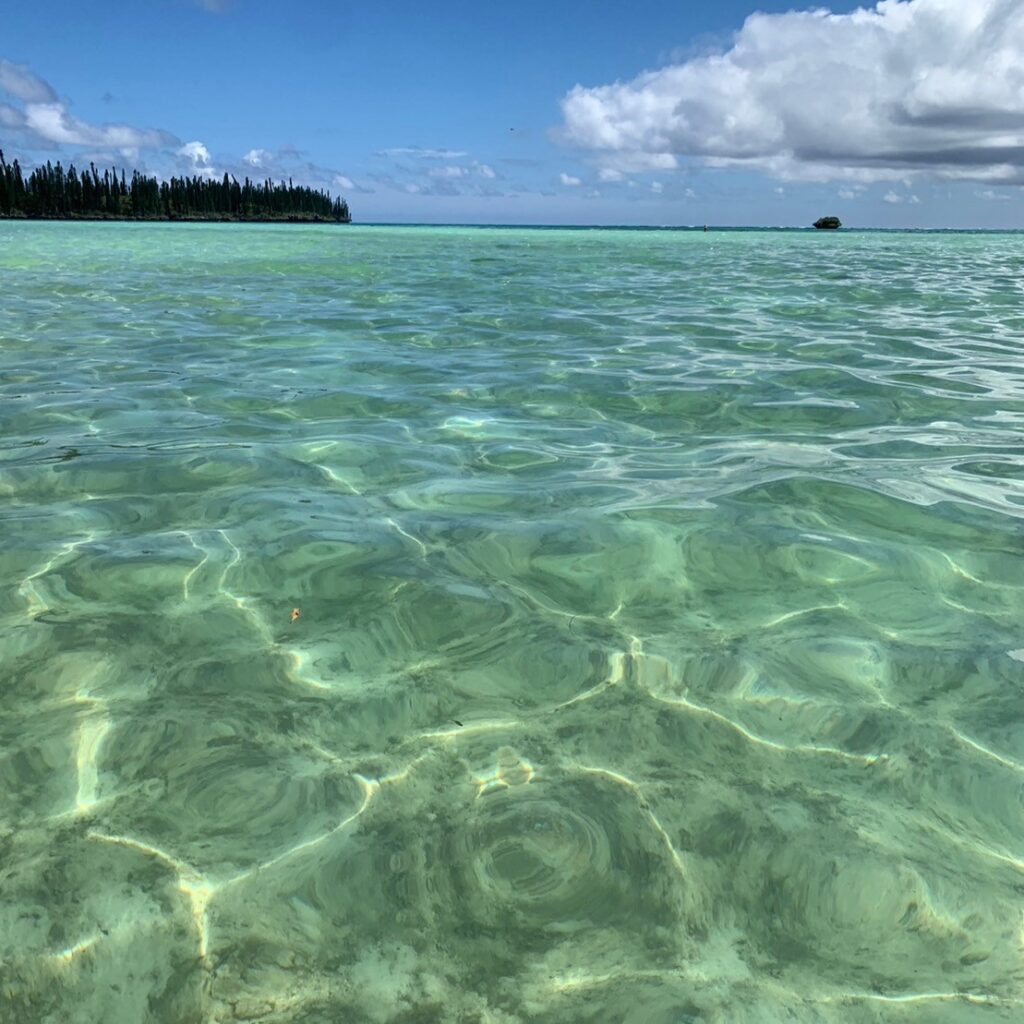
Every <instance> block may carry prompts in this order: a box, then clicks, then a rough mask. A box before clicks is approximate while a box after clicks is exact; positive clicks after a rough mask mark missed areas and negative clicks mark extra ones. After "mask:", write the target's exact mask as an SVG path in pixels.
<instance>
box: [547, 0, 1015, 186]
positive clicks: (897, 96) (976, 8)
mask: <svg viewBox="0 0 1024 1024" xmlns="http://www.w3.org/2000/svg"><path fill="white" fill-rule="evenodd" d="M562 110H563V115H564V121H565V125H564V138H565V140H566V141H568V142H570V143H572V144H575V145H576V146H578V147H581V148H583V149H587V150H593V151H596V152H599V153H600V154H601V160H602V162H604V163H607V164H608V165H610V166H620V165H621V167H622V169H624V170H628V167H627V166H626V164H627V163H628V162H629V161H632V160H636V161H642V160H650V159H660V160H672V161H675V159H676V158H677V157H691V158H697V159H700V160H703V161H705V162H707V163H709V164H711V165H713V166H732V165H736V164H741V165H746V166H753V167H758V168H761V169H763V170H766V171H768V172H769V173H773V174H776V175H778V176H780V177H784V178H797V179H807V180H829V179H837V178H838V179H847V180H857V181H861V182H870V181H879V180H903V179H905V178H907V177H908V175H915V176H916V175H920V174H922V173H928V174H932V175H935V176H939V177H946V178H950V179H957V178H959V179H973V180H984V181H1007V180H1012V181H1024V4H1021V3H1020V2H1018V0H880V2H879V3H878V4H877V6H875V7H873V8H861V9H858V10H855V11H853V12H851V13H849V14H832V13H830V12H828V11H825V10H814V11H802V12H789V13H785V14H753V15H751V16H750V17H749V18H748V19H747V20H746V22H745V23H744V24H743V27H742V28H741V29H740V30H739V32H738V33H737V34H736V36H735V38H734V41H733V45H732V47H731V49H729V50H727V51H726V52H724V53H719V54H714V55H710V56H707V55H704V56H697V57H693V58H691V59H689V60H686V61H683V62H680V63H676V64H672V65H670V66H668V67H664V68H661V69H659V70H656V71H650V72H645V73H643V74H641V75H639V76H638V77H637V78H635V79H633V80H632V81H629V82H616V83H614V84H612V85H605V86H598V87H595V88H584V87H583V86H579V85H578V86H576V87H575V88H574V89H573V90H572V91H571V92H569V93H568V95H566V96H565V98H564V99H563V101H562Z"/></svg>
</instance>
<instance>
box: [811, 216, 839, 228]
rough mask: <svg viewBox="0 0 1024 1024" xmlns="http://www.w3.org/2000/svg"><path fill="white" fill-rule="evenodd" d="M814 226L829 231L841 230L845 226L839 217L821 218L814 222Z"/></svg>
mask: <svg viewBox="0 0 1024 1024" xmlns="http://www.w3.org/2000/svg"><path fill="white" fill-rule="evenodd" d="M814 226H815V227H816V228H828V229H833V228H841V227H842V226H843V222H842V221H841V220H840V219H839V218H838V217H819V218H818V219H817V220H816V221H815V222H814Z"/></svg>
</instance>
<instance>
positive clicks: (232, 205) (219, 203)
mask: <svg viewBox="0 0 1024 1024" xmlns="http://www.w3.org/2000/svg"><path fill="white" fill-rule="evenodd" d="M0 217H25V218H34V219H58V220H75V219H81V220H254V221H268V220H272V221H334V222H338V223H343V224H347V223H348V222H349V221H350V220H351V217H350V216H349V211H348V203H346V202H345V200H344V199H341V198H337V199H332V198H331V195H330V193H329V192H325V191H323V190H320V189H312V188H308V187H306V186H304V185H293V184H292V183H291V181H290V180H289V181H288V183H287V184H285V183H284V182H283V181H282V182H273V181H271V180H270V179H269V178H268V179H266V180H265V181H263V182H253V181H250V180H249V179H248V178H246V179H245V181H244V182H243V183H242V184H239V183H238V181H237V180H236V179H235V178H232V177H229V176H228V175H227V174H225V175H224V177H223V178H222V179H221V178H217V179H212V178H200V177H198V176H194V177H191V178H184V177H182V178H171V179H170V181H159V180H158V179H157V178H150V177H147V176H146V175H144V174H140V173H139V172H138V171H133V172H132V176H131V180H126V178H125V172H124V171H123V170H122V171H121V175H120V178H119V177H118V172H117V169H116V168H114V169H112V170H107V171H104V172H103V174H102V175H100V172H99V171H98V170H97V169H96V167H95V165H94V164H89V169H88V170H86V171H81V172H79V171H77V170H76V169H75V166H74V164H72V165H70V166H69V167H68V169H67V170H66V171H65V170H64V168H63V167H62V166H61V165H60V163H59V162H58V163H57V164H56V166H53V165H51V164H50V162H49V161H47V162H46V166H45V167H36V168H35V169H34V170H33V171H32V172H31V173H30V174H29V176H28V177H27V178H26V177H25V176H24V174H23V173H22V170H21V167H20V166H19V165H18V161H17V160H15V161H14V162H13V163H11V164H8V163H7V161H6V160H5V159H4V155H3V152H2V151H0Z"/></svg>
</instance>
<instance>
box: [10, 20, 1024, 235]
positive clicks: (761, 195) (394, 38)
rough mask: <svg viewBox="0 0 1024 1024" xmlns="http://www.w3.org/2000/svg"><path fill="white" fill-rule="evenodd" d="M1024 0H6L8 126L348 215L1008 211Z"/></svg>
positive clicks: (1017, 171)
mask: <svg viewBox="0 0 1024 1024" xmlns="http://www.w3.org/2000/svg"><path fill="white" fill-rule="evenodd" d="M1022 8H1024V5H1021V4H1020V3H1018V2H1016V0H884V2H883V3H881V4H879V5H878V7H877V8H873V7H871V8H868V9H864V10H858V8H857V6H856V5H855V4H849V3H834V4H833V5H832V6H831V8H830V13H826V12H824V11H822V10H821V9H820V8H819V9H818V13H815V14H811V13H808V12H807V9H806V8H801V7H800V5H799V4H797V5H795V7H794V5H792V4H786V3H777V2H767V3H761V4H758V5H756V6H755V5H752V4H750V3H746V2H740V0H722V2H718V3H714V4H697V3H691V2H682V0H679V2H676V3H669V2H666V0H660V2H651V0H633V2H630V3H622V2H609V0H587V2H582V0H562V2H554V0H547V2H535V0H520V2H518V3H515V4H502V5H499V4H485V3H480V2H479V0H477V2H467V0H449V2H445V3H436V4H424V3H422V2H420V3H412V2H408V0H392V2H385V3H382V4H378V5H376V6H374V7H371V6H370V5H362V4H360V5H357V4H349V3H313V2H309V0H292V2H290V3H288V4H282V3H280V2H275V3H268V2H264V0H147V2H146V3H144V4H140V5H137V6H136V7H125V6H124V5H122V4H81V3H68V2H65V0H53V2H51V3H49V4H46V5H42V4H26V3H19V4H15V5H12V6H10V7H9V8H8V10H6V11H5V13H4V16H3V32H2V34H0V61H2V63H0V145H2V147H3V148H4V150H5V151H6V153H7V155H8V157H9V158H10V157H11V156H17V157H19V158H20V159H21V160H22V161H23V162H24V163H25V164H31V163H33V162H35V161H40V160H41V161H45V160H46V159H51V160H55V159H58V158H60V159H63V160H64V161H65V162H67V161H68V160H69V159H74V160H75V161H76V162H78V163H82V162H83V161H85V162H88V160H89V159H90V158H92V159H96V160H97V162H100V161H102V162H104V163H110V162H111V161H113V162H116V163H117V164H118V165H119V166H120V165H125V166H127V167H129V168H131V167H139V168H140V169H145V170H149V171H151V172H153V173H158V174H161V175H167V174H170V173H180V172H182V171H188V172H195V173H202V174H218V175H219V174H222V173H223V172H224V171H228V172H229V173H232V174H235V175H236V176H242V175H243V174H245V173H249V174H251V175H252V176H254V177H262V176H264V175H266V174H271V175H273V176H275V177H279V176H281V175H290V176H293V177H294V178H295V179H296V180H302V181H306V182H308V183H310V184H315V185H323V186H326V187H329V188H330V189H331V190H332V192H334V193H341V194H343V195H345V196H346V197H347V198H348V200H349V202H350V204H351V206H352V209H353V212H354V214H355V217H356V219H357V220H360V221H410V220H413V221H429V222H487V223H649V224H701V223H710V224H782V225H793V224H807V223H808V222H809V221H811V220H813V219H814V218H815V217H817V216H818V215H820V214H825V213H835V214H838V215H839V216H840V217H842V219H843V221H844V223H846V224H848V225H865V226H868V225H879V226H911V227H918V226H920V227H925V226H950V227H958V226H964V227H966V226H979V227H1003V226H1012V227H1024V202H1022V196H1021V182H1022V181H1024V74H1022V72H1021V71H1020V70H1019V69H1020V68H1021V67H1024V14H1022ZM755 11H756V12H759V13H757V14H756V15H755ZM801 12H802V13H801ZM752 15H755V16H754V17H751V16H752Z"/></svg>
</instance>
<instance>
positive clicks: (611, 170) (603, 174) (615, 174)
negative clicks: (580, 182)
mask: <svg viewBox="0 0 1024 1024" xmlns="http://www.w3.org/2000/svg"><path fill="white" fill-rule="evenodd" d="M597 176H598V178H600V179H601V181H622V179H623V178H625V177H626V175H625V174H623V173H622V171H620V170H619V169H618V168H617V167H602V168H601V169H600V170H599V171H598V172H597Z"/></svg>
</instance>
